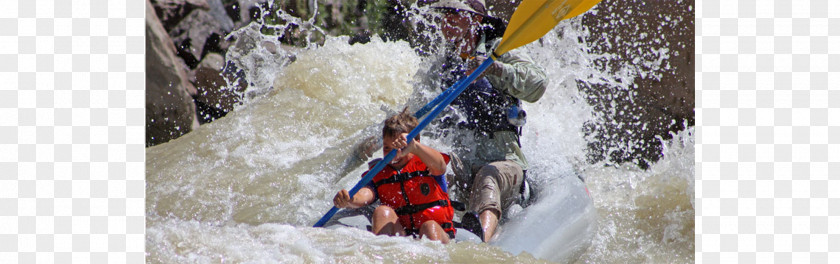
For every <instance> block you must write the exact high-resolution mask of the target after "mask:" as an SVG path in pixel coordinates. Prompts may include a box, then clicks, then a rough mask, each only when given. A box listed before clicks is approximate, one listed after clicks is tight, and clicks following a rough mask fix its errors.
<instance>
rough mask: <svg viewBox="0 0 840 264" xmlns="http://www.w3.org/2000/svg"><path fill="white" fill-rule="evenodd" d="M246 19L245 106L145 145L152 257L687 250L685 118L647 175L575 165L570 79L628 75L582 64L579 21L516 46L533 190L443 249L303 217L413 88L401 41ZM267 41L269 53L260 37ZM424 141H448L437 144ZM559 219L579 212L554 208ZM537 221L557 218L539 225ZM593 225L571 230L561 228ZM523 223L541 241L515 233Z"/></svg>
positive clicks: (624, 255)
mask: <svg viewBox="0 0 840 264" xmlns="http://www.w3.org/2000/svg"><path fill="white" fill-rule="evenodd" d="M258 29H259V27H248V28H243V29H241V30H240V31H239V32H238V33H237V34H239V35H238V36H239V37H240V38H239V39H250V40H247V41H249V42H246V41H245V40H243V42H242V43H243V44H241V46H240V44H237V45H236V47H234V48H232V49H231V51H234V50H235V51H234V52H229V53H228V56H229V58H228V59H229V60H230V61H234V62H235V63H237V67H238V68H240V69H242V70H243V71H245V72H246V76H248V78H249V80H248V83H250V84H251V85H250V86H249V90H248V91H247V92H246V93H249V96H246V97H247V98H248V99H247V100H246V101H245V104H243V105H242V106H239V107H237V109H236V110H235V111H234V112H232V113H230V114H229V115H228V116H226V117H224V118H222V119H219V120H217V121H216V122H213V123H210V124H207V125H204V126H202V127H200V128H199V129H197V130H196V131H194V132H192V133H190V134H187V135H185V136H183V137H181V138H179V139H177V140H174V141H172V142H169V143H166V144H162V145H159V146H155V147H152V148H149V149H147V154H146V155H147V176H146V180H147V191H146V197H147V211H146V215H147V239H146V246H147V252H148V260H149V261H150V262H158V263H185V262H188V263H193V262H202V263H203V262H227V261H231V262H278V261H279V262H316V263H320V262H456V263H462V262H528V263H530V262H539V261H542V260H537V259H535V257H537V258H541V259H543V260H550V261H564V262H565V261H574V260H575V259H577V261H582V262H596V263H604V262H628V261H629V262H656V263H658V262H671V263H673V262H689V261H692V260H693V251H694V237H693V224H694V222H693V213H694V209H693V203H692V202H693V197H694V196H693V193H694V181H693V177H694V176H693V175H694V148H693V142H694V135H693V129H690V130H688V131H683V132H680V133H679V134H677V135H676V136H675V139H673V140H671V141H670V142H663V144H665V145H666V146H667V148H666V149H667V150H666V151H665V153H664V154H665V157H664V158H663V159H662V160H660V161H659V162H658V163H656V164H654V165H653V166H652V167H651V169H650V170H648V171H643V170H639V169H638V168H636V167H632V166H605V164H603V163H599V164H587V163H585V159H586V158H585V155H586V153H585V149H586V140H585V138H584V136H583V133H582V132H581V131H582V127H583V124H584V123H585V122H586V121H589V120H591V119H592V118H593V114H592V108H591V107H590V106H589V105H587V104H586V101H585V100H584V96H583V95H581V94H580V92H579V90H578V88H577V84H576V82H577V81H584V82H603V81H605V80H606V81H609V80H616V79H621V78H628V79H632V77H631V75H630V73H625V74H627V75H626V76H619V77H615V76H609V77H610V78H606V77H605V76H606V74H605V73H601V72H597V71H595V70H593V69H592V67H590V66H589V65H590V61H592V60H593V59H594V57H597V56H595V55H589V54H587V53H586V52H585V50H586V49H585V46H584V44H581V43H579V42H578V40H577V39H579V38H578V37H579V36H581V35H583V34H585V32H584V31H583V30H582V29H581V26H580V24H579V19H572V20H569V21H565V22H563V23H561V25H560V26H558V27H557V28H555V29H554V30H553V31H552V32H550V33H549V35H548V36H549V37H545V38H543V39H542V40H541V41H539V42H535V43H532V44H529V45H526V46H525V47H522V49H524V50H525V52H526V53H528V54H529V55H530V56H531V57H532V58H534V59H535V61H536V62H537V63H538V64H540V65H541V66H543V67H544V68H545V69H546V71H547V73H548V76H549V78H550V85H549V88H548V91H547V92H546V95H545V97H544V98H542V99H541V100H540V101H538V102H537V103H533V104H525V106H524V108H525V109H526V110H527V111H528V117H529V120H528V124H527V125H526V127H525V130H524V134H523V138H522V144H523V150H524V151H525V154H526V155H527V156H528V159H529V161H530V163H531V166H532V169H531V170H529V177H533V178H534V180H535V182H537V183H539V184H540V186H539V191H538V192H539V194H540V197H541V199H542V200H540V201H538V203H537V204H535V205H532V206H531V207H528V208H526V209H525V210H524V211H522V212H520V213H519V214H516V215H514V216H513V217H512V218H511V219H510V220H509V221H508V222H507V223H506V225H505V226H503V227H502V230H501V232H500V235H499V240H498V241H496V242H494V243H491V244H490V245H488V244H473V243H454V244H450V245H441V244H439V243H436V242H431V241H428V240H421V241H419V242H418V241H416V240H413V239H410V238H398V237H384V236H374V235H372V234H371V233H369V232H366V231H362V230H356V229H352V228H342V229H321V228H310V227H309V226H311V225H312V224H313V223H314V222H315V221H316V220H317V219H318V218H320V216H321V215H322V214H323V213H324V212H326V210H327V209H329V207H330V206H331V205H332V204H331V199H332V196H333V195H334V194H335V192H336V191H337V190H339V189H341V188H349V187H350V186H352V185H353V184H354V183H355V182H356V181H358V179H359V175H361V173H362V172H363V169H362V168H361V167H359V166H349V165H348V164H350V163H348V160H351V159H352V156H351V155H352V152H353V147H354V145H355V144H356V143H357V142H359V141H361V140H362V139H364V138H365V137H367V136H371V135H377V134H378V124H379V123H380V122H381V121H382V120H383V119H384V118H385V116H386V114H385V112H386V111H395V110H399V109H401V108H402V107H403V106H404V104H406V101H407V100H408V98H409V97H411V96H418V94H417V93H416V92H417V91H413V88H412V85H411V80H413V79H414V77H415V73H417V72H418V70H421V69H422V67H423V66H422V65H424V64H425V61H424V58H422V57H419V56H418V55H416V53H415V51H414V50H413V49H412V48H411V47H410V46H409V45H408V44H407V43H405V42H387V43H386V42H382V41H379V38H378V37H374V38H373V41H372V42H370V43H367V44H356V45H348V44H346V43H347V39H346V38H342V37H327V40H326V42H325V43H324V45H323V46H322V47H314V46H313V47H309V48H306V49H300V50H281V49H278V48H277V47H280V43H278V42H277V41H276V37H272V36H264V35H262V34H261V33H260V32H259V30H258ZM558 36H562V37H558ZM248 43H250V44H248ZM272 45H273V46H274V47H275V49H274V51H271V50H270V48H266V47H270V46H272ZM292 57H294V58H295V60H294V62H292V61H291V58H292ZM383 58H384V59H383ZM413 92H414V93H413ZM383 110H384V111H383ZM427 144H429V145H431V146H432V147H435V148H437V149H439V150H442V151H446V150H448V149H449V146H447V145H444V142H443V141H440V140H432V141H429V142H427ZM379 155H381V153H379ZM348 157H351V158H348ZM351 163H352V162H351ZM578 176H581V177H583V178H586V179H587V182H586V185H587V186H588V187H589V191H591V197H592V198H591V199H592V200H594V204H595V209H586V208H583V209H580V208H579V209H574V208H575V206H574V205H576V204H582V203H571V204H564V203H568V202H569V201H574V199H590V198H589V197H588V196H586V197H584V195H583V193H582V192H580V191H581V189H580V188H573V187H575V184H578V185H579V184H580V183H579V181H576V178H577V177H578ZM573 180H574V181H573ZM575 181H576V183H575ZM559 208H562V209H570V210H568V212H567V211H563V210H558V209H559ZM590 208H591V207H590ZM563 217H566V218H570V219H586V220H585V221H583V222H579V221H560V220H558V219H562V218H563ZM544 219H551V220H557V221H555V222H553V223H554V224H540V223H544V222H541V221H544ZM558 221H559V223H561V224H559V225H558V224H556V223H558ZM595 221H597V222H598V223H597V225H591V226H585V227H581V226H577V225H573V224H568V225H566V224H563V223H594V222H595ZM536 225H539V226H536ZM516 230H523V231H521V232H516ZM569 230H574V231H578V232H577V233H575V232H570V231H569ZM529 231H530V232H532V233H535V234H540V235H541V236H542V237H539V238H538V237H536V235H535V236H528V235H526V234H527V232H529ZM581 231H582V232H581ZM533 241H540V242H538V245H535V247H538V248H540V247H541V249H540V250H538V251H535V252H530V253H521V254H520V253H519V252H516V251H517V246H521V245H523V244H527V243H530V242H533ZM576 246H578V247H577V248H575V247H576ZM508 251H511V252H508ZM581 254H583V255H582V256H580V255H581ZM578 256H580V258H578Z"/></svg>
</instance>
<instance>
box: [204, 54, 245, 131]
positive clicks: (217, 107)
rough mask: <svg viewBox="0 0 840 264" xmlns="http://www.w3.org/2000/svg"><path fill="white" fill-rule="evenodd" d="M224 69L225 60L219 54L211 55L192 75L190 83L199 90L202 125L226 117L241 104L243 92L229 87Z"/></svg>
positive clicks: (206, 57)
mask: <svg viewBox="0 0 840 264" xmlns="http://www.w3.org/2000/svg"><path fill="white" fill-rule="evenodd" d="M224 67H225V58H224V57H222V55H219V54H218V53H210V54H207V56H205V57H204V59H203V60H201V63H199V64H198V66H197V67H196V69H195V70H193V71H192V72H191V73H190V81H191V82H192V83H193V84H195V87H196V90H197V94H196V97H195V103H196V106H197V107H198V116H199V121H200V123H208V122H211V121H213V120H215V119H218V118H220V117H223V116H225V114H227V113H228V112H230V111H233V107H234V105H235V104H237V103H239V99H240V94H241V92H242V91H239V90H234V88H233V87H229V86H227V82H226V81H225V78H224V77H223V75H222V70H223V69H224ZM246 87H247V86H246Z"/></svg>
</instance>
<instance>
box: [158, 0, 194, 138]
mask: <svg viewBox="0 0 840 264" xmlns="http://www.w3.org/2000/svg"><path fill="white" fill-rule="evenodd" d="M189 86H190V84H189V82H188V81H187V74H186V72H185V71H184V67H183V63H182V62H181V60H180V59H178V57H176V56H175V46H174V45H172V41H171V39H170V38H169V35H167V34H166V30H164V28H163V25H162V24H161V23H160V20H158V18H157V16H155V15H154V9H153V7H152V4H151V2H149V1H146V146H152V145H156V144H160V143H164V142H167V141H169V140H171V139H174V138H177V137H179V136H181V135H183V134H185V133H187V132H190V131H191V130H193V129H195V128H197V127H198V121H197V118H196V111H195V104H194V103H193V100H192V98H191V96H190V93H189V91H188V89H189V88H188V87H189Z"/></svg>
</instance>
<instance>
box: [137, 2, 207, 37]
mask: <svg viewBox="0 0 840 264" xmlns="http://www.w3.org/2000/svg"><path fill="white" fill-rule="evenodd" d="M151 3H152V6H153V7H154V10H155V13H156V14H157V17H158V18H159V19H160V22H161V24H163V28H164V29H166V31H169V30H171V29H172V28H173V27H175V25H177V24H178V22H181V20H182V19H184V17H186V16H187V14H189V13H190V12H192V11H193V10H197V9H202V10H210V5H209V4H208V3H207V0H151Z"/></svg>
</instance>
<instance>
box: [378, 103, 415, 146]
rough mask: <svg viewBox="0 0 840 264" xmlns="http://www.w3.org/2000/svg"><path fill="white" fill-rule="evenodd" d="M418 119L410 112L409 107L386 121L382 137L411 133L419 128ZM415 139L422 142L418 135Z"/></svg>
mask: <svg viewBox="0 0 840 264" xmlns="http://www.w3.org/2000/svg"><path fill="white" fill-rule="evenodd" d="M417 124H418V122H417V118H415V117H414V115H412V114H411V113H409V112H408V107H406V108H404V109H403V110H402V112H400V113H399V114H396V115H393V116H391V117H389V118H388V119H385V125H384V126H382V137H386V136H391V137H393V136H397V135H399V134H402V133H410V132H411V130H413V129H414V128H415V127H417ZM415 139H417V140H420V136H419V135H418V136H417V137H416V138H415Z"/></svg>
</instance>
